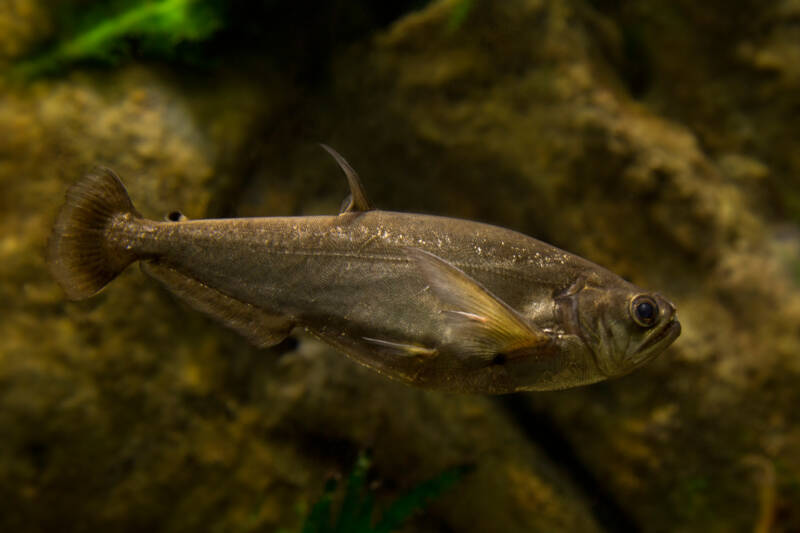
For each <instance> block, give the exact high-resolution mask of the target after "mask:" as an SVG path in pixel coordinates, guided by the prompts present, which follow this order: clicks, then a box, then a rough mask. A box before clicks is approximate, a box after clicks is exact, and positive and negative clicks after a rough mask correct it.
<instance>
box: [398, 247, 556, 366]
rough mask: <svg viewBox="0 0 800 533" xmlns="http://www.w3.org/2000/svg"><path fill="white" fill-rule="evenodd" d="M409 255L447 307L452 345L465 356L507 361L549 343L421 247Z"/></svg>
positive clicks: (509, 308)
mask: <svg viewBox="0 0 800 533" xmlns="http://www.w3.org/2000/svg"><path fill="white" fill-rule="evenodd" d="M406 253H407V254H408V256H409V257H410V258H411V259H412V260H413V261H414V262H415V263H416V264H417V265H418V266H419V268H420V270H421V271H422V275H423V276H424V278H425V279H426V281H427V282H428V283H429V284H430V287H431V289H432V291H433V293H434V294H435V295H436V296H437V297H439V298H440V299H441V300H442V302H444V304H445V305H446V307H447V309H446V310H445V311H444V312H445V313H446V314H447V321H448V322H449V324H450V325H451V327H452V328H453V330H452V332H453V342H454V343H456V344H457V345H459V346H460V347H462V349H463V350H464V351H465V355H468V356H478V357H480V358H483V359H486V360H488V361H491V360H498V359H499V360H505V359H507V358H513V357H514V355H515V354H520V353H523V352H524V351H525V350H527V349H532V348H536V347H538V346H542V345H543V344H546V343H548V342H549V341H550V337H549V336H548V335H547V334H546V333H545V332H543V331H541V330H540V329H538V328H536V327H535V326H533V325H531V324H530V323H528V322H527V321H526V320H525V319H524V318H523V317H522V316H520V314H519V313H517V312H516V311H515V310H514V309H512V308H511V307H509V306H508V304H506V303H505V302H504V301H502V300H501V299H500V298H498V297H497V296H495V295H493V294H492V293H491V292H489V291H488V290H487V289H486V288H484V287H483V286H482V285H481V284H480V283H478V282H477V281H475V280H474V279H473V278H471V277H470V276H468V275H467V274H465V273H464V272H462V271H461V270H459V269H458V268H456V267H455V266H453V265H451V264H450V263H448V262H447V261H445V260H443V259H441V258H440V257H438V256H436V255H434V254H431V253H429V252H426V251H424V250H420V249H418V248H409V249H407V252H406ZM498 356H500V357H498Z"/></svg>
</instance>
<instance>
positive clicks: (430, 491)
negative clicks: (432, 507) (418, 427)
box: [302, 455, 471, 533]
mask: <svg viewBox="0 0 800 533" xmlns="http://www.w3.org/2000/svg"><path fill="white" fill-rule="evenodd" d="M369 465H370V461H369V459H368V458H367V457H366V456H365V455H360V456H359V457H358V459H357V461H356V464H355V466H354V467H353V471H352V472H351V473H350V476H349V478H348V479H347V484H346V486H345V491H344V495H343V497H342V501H341V505H340V506H339V509H338V513H334V500H335V497H334V496H335V493H336V486H337V484H336V482H335V481H329V482H328V483H327V484H326V486H325V491H324V493H323V494H322V496H321V497H320V499H319V501H317V503H315V504H314V505H313V507H312V508H311V510H310V511H309V513H308V515H307V517H306V519H305V523H304V524H303V529H302V533H390V532H392V531H395V530H396V529H397V528H399V527H400V526H402V525H403V523H404V522H405V521H406V520H408V519H409V518H410V517H411V516H412V515H413V514H414V513H416V512H417V511H420V510H422V509H423V508H425V507H426V506H427V505H428V504H429V503H430V502H431V501H433V500H434V499H436V498H437V497H438V496H439V495H441V494H442V493H443V492H445V491H446V490H448V489H449V488H451V487H452V486H453V485H455V484H456V482H458V480H459V479H461V477H462V476H463V475H464V474H465V473H467V472H468V471H469V470H470V469H471V467H467V466H460V467H455V468H450V469H448V470H445V471H444V472H442V473H441V474H439V475H437V476H435V477H434V478H432V479H429V480H428V481H424V482H423V483H420V484H419V485H417V486H416V487H414V488H413V489H411V490H410V491H409V492H407V493H405V494H404V495H402V496H400V497H399V498H397V499H396V500H394V502H392V503H391V504H390V505H389V506H388V507H387V508H386V509H384V510H383V511H382V512H380V513H379V516H378V517H377V519H373V515H375V514H376V510H375V494H374V493H373V492H372V491H371V490H368V489H367V488H366V480H367V471H368V470H369Z"/></svg>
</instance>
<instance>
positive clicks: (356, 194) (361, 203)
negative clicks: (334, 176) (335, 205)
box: [320, 144, 372, 214]
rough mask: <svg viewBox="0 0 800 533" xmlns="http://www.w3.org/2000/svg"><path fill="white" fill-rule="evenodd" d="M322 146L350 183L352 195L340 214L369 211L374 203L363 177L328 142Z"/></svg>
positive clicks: (346, 200)
mask: <svg viewBox="0 0 800 533" xmlns="http://www.w3.org/2000/svg"><path fill="white" fill-rule="evenodd" d="M320 146H322V148H324V149H325V151H326V152H328V153H329V154H331V156H332V157H333V158H334V159H335V160H336V163H338V165H339V167H340V168H341V169H342V172H344V175H345V177H347V183H348V185H350V195H349V196H348V197H347V198H346V199H345V202H344V204H343V205H342V209H341V211H340V213H339V214H342V213H355V212H359V211H369V210H370V209H372V205H370V203H369V200H367V193H366V192H365V191H364V184H363V183H361V178H359V177H358V173H357V172H356V171H355V170H353V167H351V166H350V163H348V162H347V160H346V159H345V158H344V157H342V156H341V154H340V153H339V152H337V151H336V150H334V149H333V148H331V147H330V146H328V145H327V144H320Z"/></svg>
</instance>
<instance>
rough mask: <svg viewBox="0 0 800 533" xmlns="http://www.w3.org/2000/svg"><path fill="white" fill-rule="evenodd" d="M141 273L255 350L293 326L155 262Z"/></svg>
mask: <svg viewBox="0 0 800 533" xmlns="http://www.w3.org/2000/svg"><path fill="white" fill-rule="evenodd" d="M141 265H142V270H143V271H144V272H145V273H146V274H148V275H149V276H152V277H153V278H155V279H157V280H158V281H160V282H161V283H162V284H163V285H164V286H165V287H166V288H167V289H169V290H170V291H171V292H172V293H173V294H175V295H176V296H178V297H179V298H180V299H181V300H183V301H184V302H186V303H187V304H189V305H190V306H192V307H193V308H194V309H196V310H198V311H200V312H201V313H205V314H206V315H208V316H210V317H211V318H213V319H215V320H216V321H217V322H219V323H221V324H222V325H224V326H227V327H229V328H231V329H233V330H234V331H236V332H237V333H239V334H240V335H242V336H244V337H245V338H246V339H247V340H249V341H250V342H251V343H253V344H254V345H255V346H258V347H259V348H266V347H268V346H273V345H275V344H278V343H279V342H281V341H282V340H283V339H285V338H286V337H287V336H288V335H289V333H290V332H291V330H292V328H293V327H294V324H293V323H292V322H291V321H290V320H288V319H287V318H285V317H282V316H276V315H272V314H269V313H267V312H265V311H264V310H262V309H259V308H258V307H255V306H254V305H251V304H248V303H245V302H242V301H239V300H237V299H235V298H232V297H230V296H228V295H226V294H223V293H221V292H220V291H218V290H216V289H214V288H211V287H209V286H208V285H205V284H204V283H202V282H200V281H197V280H196V279H194V278H191V277H189V276H186V275H185V274H182V273H180V272H178V271H177V270H175V269H174V268H171V267H169V266H166V265H163V264H160V263H158V262H156V261H147V262H144V261H143V262H142V263H141Z"/></svg>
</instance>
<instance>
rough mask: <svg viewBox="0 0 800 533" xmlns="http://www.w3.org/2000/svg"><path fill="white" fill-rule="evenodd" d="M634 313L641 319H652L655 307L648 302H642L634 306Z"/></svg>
mask: <svg viewBox="0 0 800 533" xmlns="http://www.w3.org/2000/svg"><path fill="white" fill-rule="evenodd" d="M636 314H637V315H638V316H639V318H641V319H642V320H645V321H648V320H652V319H653V317H654V316H655V314H656V309H655V307H653V304H651V303H650V302H642V303H640V304H639V305H637V306H636Z"/></svg>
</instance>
